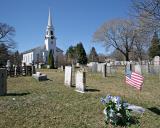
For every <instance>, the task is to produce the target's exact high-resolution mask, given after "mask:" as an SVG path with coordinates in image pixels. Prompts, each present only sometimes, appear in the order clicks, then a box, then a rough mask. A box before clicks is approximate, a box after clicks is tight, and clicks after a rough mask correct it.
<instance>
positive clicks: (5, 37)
mask: <svg viewBox="0 0 160 128" xmlns="http://www.w3.org/2000/svg"><path fill="white" fill-rule="evenodd" d="M14 35H15V29H14V27H12V26H9V25H8V24H5V23H0V43H3V44H5V45H6V46H7V47H8V48H14V47H15V42H14V40H13V36H14Z"/></svg>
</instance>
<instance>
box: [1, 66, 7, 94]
mask: <svg viewBox="0 0 160 128" xmlns="http://www.w3.org/2000/svg"><path fill="white" fill-rule="evenodd" d="M5 94H7V70H6V69H5V68H0V95H5Z"/></svg>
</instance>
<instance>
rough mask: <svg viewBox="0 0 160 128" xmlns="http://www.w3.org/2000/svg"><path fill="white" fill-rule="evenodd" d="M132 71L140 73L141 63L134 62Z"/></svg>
mask: <svg viewBox="0 0 160 128" xmlns="http://www.w3.org/2000/svg"><path fill="white" fill-rule="evenodd" d="M134 71H135V72H136V73H138V74H142V69H141V65H139V64H136V65H135V66H134Z"/></svg>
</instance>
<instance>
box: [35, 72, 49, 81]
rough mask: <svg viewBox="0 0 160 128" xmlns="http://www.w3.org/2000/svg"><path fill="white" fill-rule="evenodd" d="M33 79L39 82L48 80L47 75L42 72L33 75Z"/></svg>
mask: <svg viewBox="0 0 160 128" xmlns="http://www.w3.org/2000/svg"><path fill="white" fill-rule="evenodd" d="M32 77H33V78H35V79H36V80H38V81H44V80H47V75H46V74H42V73H41V72H36V74H33V75H32Z"/></svg>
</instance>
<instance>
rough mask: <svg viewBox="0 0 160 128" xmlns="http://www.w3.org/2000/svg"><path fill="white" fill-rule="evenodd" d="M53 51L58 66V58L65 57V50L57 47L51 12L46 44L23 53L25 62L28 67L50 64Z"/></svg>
mask: <svg viewBox="0 0 160 128" xmlns="http://www.w3.org/2000/svg"><path fill="white" fill-rule="evenodd" d="M51 50H52V54H53V57H54V60H55V65H58V58H59V57H61V56H63V50H61V49H60V48H58V47H56V37H55V35H54V28H53V25H52V18H51V13H50V10H49V16H48V25H47V29H46V35H45V44H44V45H43V46H39V47H36V48H33V49H30V50H27V51H25V52H23V53H22V54H23V60H22V61H23V62H25V63H26V64H27V65H29V64H31V63H33V62H34V63H36V64H38V63H44V64H47V62H48V55H49V52H50V51H51Z"/></svg>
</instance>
